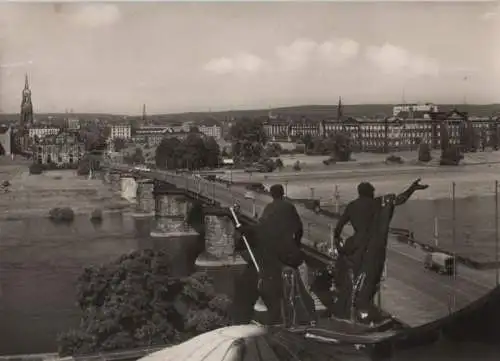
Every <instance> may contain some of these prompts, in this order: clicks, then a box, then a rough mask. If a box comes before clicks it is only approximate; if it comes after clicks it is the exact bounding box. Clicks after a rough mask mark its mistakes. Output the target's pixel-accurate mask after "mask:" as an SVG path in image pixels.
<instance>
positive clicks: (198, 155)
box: [181, 133, 205, 169]
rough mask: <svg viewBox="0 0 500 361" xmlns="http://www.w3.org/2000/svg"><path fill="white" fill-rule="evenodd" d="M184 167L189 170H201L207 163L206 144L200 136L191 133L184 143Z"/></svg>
mask: <svg viewBox="0 0 500 361" xmlns="http://www.w3.org/2000/svg"><path fill="white" fill-rule="evenodd" d="M182 148H183V157H182V163H181V164H182V165H183V167H186V168H188V169H200V168H202V167H203V165H204V161H205V143H204V142H203V139H202V138H201V137H200V135H199V134H196V133H190V134H188V136H187V137H186V139H185V140H184V142H182Z"/></svg>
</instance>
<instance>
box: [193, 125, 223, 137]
mask: <svg viewBox="0 0 500 361" xmlns="http://www.w3.org/2000/svg"><path fill="white" fill-rule="evenodd" d="M198 130H199V131H200V133H203V134H204V135H206V136H207V137H214V138H215V139H216V140H219V139H221V138H222V127H221V126H219V125H203V124H202V125H200V126H198Z"/></svg>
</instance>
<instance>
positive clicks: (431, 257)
mask: <svg viewBox="0 0 500 361" xmlns="http://www.w3.org/2000/svg"><path fill="white" fill-rule="evenodd" d="M455 262H456V260H455V257H454V256H451V255H449V254H446V253H443V252H429V253H427V254H426V255H425V258H424V268H425V269H428V270H432V271H435V272H437V273H439V274H446V275H453V274H454V273H455V272H456V269H455Z"/></svg>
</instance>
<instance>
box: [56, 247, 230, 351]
mask: <svg viewBox="0 0 500 361" xmlns="http://www.w3.org/2000/svg"><path fill="white" fill-rule="evenodd" d="M170 271H171V260H170V258H169V257H168V255H167V254H165V253H164V252H161V251H153V250H142V251H135V252H132V253H130V254H127V255H123V256H121V257H120V258H119V259H117V260H116V261H114V262H111V263H108V264H106V265H103V266H99V267H89V268H86V269H85V270H84V272H83V274H82V275H81V276H80V277H79V279H78V281H77V295H78V296H77V298H78V305H79V307H80V309H81V311H82V319H81V321H80V326H79V328H78V329H76V330H70V331H68V332H66V333H64V334H62V335H60V336H59V338H58V340H59V355H60V356H67V355H81V354H86V353H97V352H106V351H113V350H118V349H131V348H137V347H145V346H153V345H165V344H167V345H169V344H175V343H178V342H181V341H183V340H185V339H188V338H191V337H193V336H195V335H198V334H200V333H202V332H206V331H210V330H213V329H216V328H219V327H223V326H226V325H228V324H229V317H228V314H227V309H228V303H229V300H228V299H227V297H225V296H221V295H219V294H217V293H215V291H214V288H213V283H212V280H211V278H210V277H208V276H207V275H206V274H205V273H202V272H199V273H195V274H193V275H191V276H189V277H185V278H176V277H171V276H170V273H171V272H170Z"/></svg>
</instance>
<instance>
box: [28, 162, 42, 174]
mask: <svg viewBox="0 0 500 361" xmlns="http://www.w3.org/2000/svg"><path fill="white" fill-rule="evenodd" d="M29 171H30V174H42V173H43V166H42V165H41V164H38V163H33V164H32V165H30V167H29Z"/></svg>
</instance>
